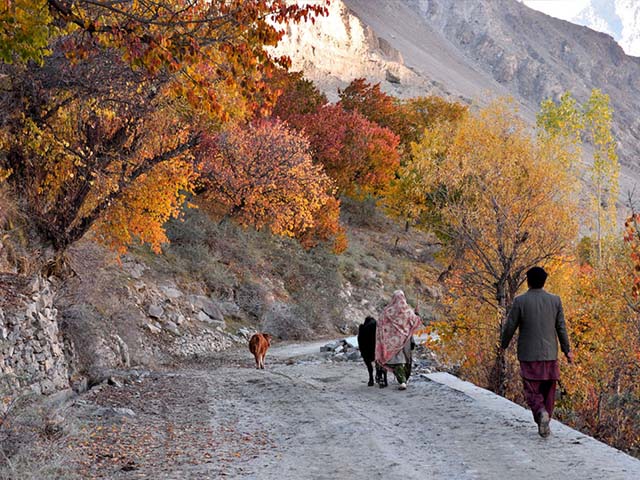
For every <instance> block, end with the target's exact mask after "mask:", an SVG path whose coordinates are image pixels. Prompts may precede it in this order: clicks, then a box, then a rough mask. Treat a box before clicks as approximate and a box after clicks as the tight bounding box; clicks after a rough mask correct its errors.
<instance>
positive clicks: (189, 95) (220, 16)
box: [0, 0, 326, 251]
mask: <svg viewBox="0 0 640 480" xmlns="http://www.w3.org/2000/svg"><path fill="white" fill-rule="evenodd" d="M325 12H326V10H325V9H324V6H323V5H322V4H316V5H312V6H301V7H298V6H296V5H290V4H289V3H288V2H286V1H284V0H282V1H280V0H276V1H272V2H264V1H261V0H250V1H245V0H243V1H240V0H232V1H228V0H224V1H223V0H213V1H209V0H207V1H204V0H202V1H200V0H197V1H191V0H189V1H187V0H162V1H146V0H141V1H137V2H111V1H106V0H104V1H103V0H91V1H89V0H78V1H73V2H70V1H65V0H40V1H35V2H21V1H17V2H10V3H6V8H5V9H4V10H2V13H0V21H2V26H3V27H4V28H2V29H0V32H2V34H1V35H3V37H2V39H3V41H4V42H5V43H3V47H4V45H9V49H10V50H11V52H13V53H11V54H10V55H9V54H7V53H3V60H4V62H5V63H4V64H3V65H1V66H0V69H1V70H0V75H2V77H1V78H2V80H3V81H4V84H3V85H4V86H6V87H7V88H3V94H2V95H3V96H2V99H1V101H0V110H1V112H2V114H3V115H2V119H1V120H0V122H1V123H0V129H1V130H2V135H1V137H2V138H3V139H5V140H3V145H2V149H3V152H4V153H3V154H2V155H0V159H1V160H0V162H1V164H0V168H3V169H5V170H9V171H11V176H10V177H9V180H8V181H9V182H10V183H11V184H12V185H13V188H14V190H15V191H16V193H18V194H20V195H21V196H23V197H24V199H25V201H26V202H25V203H26V204H27V205H28V210H29V213H31V214H32V215H33V217H34V218H36V219H37V224H38V225H39V227H40V229H41V231H42V233H43V235H44V236H45V238H47V239H48V240H50V241H51V242H52V243H53V245H54V246H55V248H56V249H57V250H59V251H62V250H64V249H65V248H66V247H67V246H68V245H70V244H71V243H73V242H74V241H75V240H77V239H79V238H80V237H82V236H83V235H84V234H85V233H86V232H87V231H89V230H90V229H92V228H93V227H97V226H98V225H99V224H100V225H101V227H100V229H99V230H100V235H101V236H105V235H106V236H107V237H109V240H108V241H109V242H113V243H117V241H118V240H122V241H130V240H131V239H133V238H139V239H143V240H144V241H150V242H151V243H152V245H154V246H155V247H156V248H157V246H158V245H159V243H161V242H162V241H163V240H164V238H163V234H162V223H163V222H164V221H165V220H166V219H167V218H168V217H169V216H173V215H176V214H177V213H178V212H179V208H178V207H179V205H180V204H181V202H182V200H183V199H184V192H188V191H189V189H190V188H191V185H192V181H193V178H194V163H193V149H194V148H195V147H196V145H197V144H198V142H199V141H200V138H201V136H202V134H203V132H212V131H216V130H218V129H220V127H221V125H224V124H225V123H226V122H228V121H229V120H231V119H234V120H236V121H241V120H244V119H246V118H248V117H249V116H251V115H253V114H254V112H256V111H259V110H260V109H261V108H265V109H268V108H270V104H272V103H273V101H275V98H276V97H277V95H276V93H275V92H273V91H271V90H270V89H269V88H268V86H267V85H266V83H265V81H264V79H265V77H267V76H268V75H269V72H271V71H272V70H275V69H276V67H277V64H281V65H284V66H286V65H287V64H288V60H287V59H286V58H271V57H270V56H269V54H268V53H267V51H266V50H265V48H264V47H265V46H269V45H274V44H275V43H277V41H278V40H279V38H280V37H281V35H282V28H280V27H276V26H274V25H275V24H274V23H273V21H274V20H275V21H276V22H284V23H286V22H287V21H299V20H302V19H306V18H309V17H310V16H313V15H316V14H322V13H325ZM11 25H14V26H19V27H20V28H12V27H11ZM45 40H46V41H45ZM27 59H33V60H36V62H38V63H28V62H25V61H24V60H27ZM11 64H12V65H11ZM7 79H8V80H7ZM106 79H108V81H105V80H106ZM257 103H259V104H260V105H257ZM152 179H153V180H152ZM157 182H161V183H157ZM145 185H146V188H145ZM155 195H160V197H154V196H155ZM151 205H153V207H151ZM118 212H119V213H118ZM134 212H137V213H134ZM106 226H109V228H106ZM109 231H111V233H112V234H113V235H110V234H109ZM142 232H154V233H153V234H150V233H149V234H148V235H147V234H145V235H142V236H141V233H142Z"/></svg>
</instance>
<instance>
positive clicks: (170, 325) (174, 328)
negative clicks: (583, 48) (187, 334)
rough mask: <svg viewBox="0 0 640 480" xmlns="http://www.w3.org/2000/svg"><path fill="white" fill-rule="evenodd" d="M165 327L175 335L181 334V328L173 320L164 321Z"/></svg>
mask: <svg viewBox="0 0 640 480" xmlns="http://www.w3.org/2000/svg"><path fill="white" fill-rule="evenodd" d="M163 326H164V329H165V330H167V331H169V332H171V333H173V334H174V335H180V330H178V325H176V324H175V323H173V322H172V321H170V320H169V321H168V322H165V323H164V325H163Z"/></svg>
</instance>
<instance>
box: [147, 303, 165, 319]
mask: <svg viewBox="0 0 640 480" xmlns="http://www.w3.org/2000/svg"><path fill="white" fill-rule="evenodd" d="M147 313H148V314H149V316H150V317H151V318H158V319H159V318H162V316H163V315H164V308H162V307H161V306H160V305H156V304H152V305H151V306H150V307H149V310H148V312H147Z"/></svg>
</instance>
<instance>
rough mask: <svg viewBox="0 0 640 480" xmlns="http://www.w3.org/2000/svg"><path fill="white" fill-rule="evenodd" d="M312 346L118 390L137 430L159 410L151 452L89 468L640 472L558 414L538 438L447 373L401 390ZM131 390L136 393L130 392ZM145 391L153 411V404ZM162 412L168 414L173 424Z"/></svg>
mask: <svg viewBox="0 0 640 480" xmlns="http://www.w3.org/2000/svg"><path fill="white" fill-rule="evenodd" d="M319 346H320V344H305V345H287V346H281V347H276V348H274V349H272V350H271V351H270V355H268V356H267V369H266V370H264V371H258V370H255V369H254V368H252V359H251V358H250V356H249V354H248V352H246V353H245V352H237V353H236V354H233V355H231V356H230V357H229V354H226V356H225V357H224V360H222V357H221V359H220V360H219V362H218V363H216V362H213V364H211V363H208V364H207V363H206V362H205V364H203V366H202V368H195V369H192V368H189V369H185V370H180V371H176V372H172V373H166V374H158V375H157V376H156V377H154V378H155V380H154V381H155V383H156V387H155V390H154V391H156V390H158V387H161V386H162V385H164V387H162V388H160V392H159V393H158V392H157V393H158V395H159V396H158V398H157V399H156V398H155V397H152V393H151V391H150V392H149V393H144V392H142V393H140V392H138V393H132V392H129V393H127V394H126V395H120V396H119V397H117V398H119V399H120V400H119V401H118V402H119V403H118V402H116V403H113V401H111V405H117V406H119V407H128V408H131V409H132V410H134V411H136V416H135V417H134V419H133V420H131V422H132V423H129V427H130V428H131V429H133V430H134V431H140V430H143V429H144V425H143V423H145V422H146V423H148V422H149V421H150V420H149V419H151V418H152V417H149V415H152V414H153V415H156V417H153V418H155V419H156V420H154V421H156V427H154V429H155V431H156V432H155V433H156V434H157V435H160V437H162V438H163V440H162V441H158V442H157V444H158V445H159V446H160V447H158V448H157V449H156V450H154V451H151V452H149V453H150V454H149V455H146V456H145V455H138V456H137V457H135V458H133V459H132V460H129V463H128V464H127V465H129V467H130V468H124V467H123V468H115V469H114V468H113V466H114V464H117V462H118V461H122V458H121V457H119V456H117V455H115V454H114V456H113V457H112V461H111V462H110V463H109V468H110V470H108V469H103V470H95V468H94V470H92V472H93V475H95V476H96V477H97V478H118V479H119V478H154V479H157V480H160V479H176V480H178V479H180V480H183V479H209V478H211V479H213V478H241V479H244V478H251V479H260V480H262V479H264V480H267V479H278V480H294V479H295V480H298V479H301V480H302V479H334V478H340V479H386V478H402V479H447V480H450V479H456V480H466V479H487V480H489V479H491V480H494V479H510V480H512V479H513V480H517V479H523V480H524V479H527V480H529V479H538V478H545V479H559V480H560V479H562V480H573V479H576V480H578V479H579V480H589V479H594V480H595V479H598V480H600V479H607V480H623V479H625V480H626V479H628V480H632V479H638V478H640V461H638V460H635V459H633V458H631V457H629V456H626V455H624V454H622V453H620V452H618V451H616V450H614V449H611V448H609V447H606V446H605V445H603V444H601V443H599V442H597V441H595V440H593V439H591V438H588V437H586V436H584V435H582V434H580V433H578V432H575V431H574V430H571V429H569V428H567V427H564V426H562V425H560V424H558V423H555V422H554V423H552V429H553V431H554V435H553V436H552V437H551V438H549V439H542V438H540V437H538V435H537V434H536V430H535V425H534V424H533V422H532V421H531V418H530V415H529V413H528V412H526V411H525V410H524V409H521V408H520V407H518V406H516V405H514V404H512V403H510V402H508V401H506V400H504V399H500V398H498V397H495V396H494V395H492V394H489V393H488V392H485V391H483V390H480V389H477V388H475V387H473V386H471V385H470V384H465V383H464V382H460V381H459V380H457V379H455V378H453V377H450V376H447V375H439V374H436V375H434V376H433V378H434V380H430V379H427V378H415V379H413V380H412V382H411V383H410V384H409V389H408V390H407V391H404V392H402V391H398V390H397V389H396V388H395V387H396V386H395V382H391V385H390V387H389V388H387V389H383V390H381V389H379V388H377V387H367V385H366V370H365V368H364V366H363V365H361V364H360V363H356V362H330V361H327V360H325V359H321V358H320V357H319V356H318V355H316V356H311V355H309V354H311V353H315V352H318V350H319ZM435 380H437V381H435ZM163 382H164V383H163ZM442 382H444V383H449V384H450V385H445V384H443V383H442ZM173 390H175V392H174V393H171V392H172V391H173ZM461 390H462V391H461ZM133 397H135V398H140V399H142V402H141V403H139V404H136V403H135V402H133V401H131V402H129V403H127V398H129V399H131V398H133ZM95 400H96V401H98V400H99V399H98V398H97V397H96V399H95ZM150 402H151V404H152V405H156V407H157V408H156V410H157V411H152V410H150V407H149V405H150ZM154 402H155V403H154ZM99 403H102V404H104V403H105V402H104V400H100V401H99ZM158 415H160V416H162V415H165V417H166V418H170V419H171V422H172V423H171V426H170V427H169V426H167V424H166V423H162V422H160V421H159V420H158ZM165 417H163V418H165ZM136 422H137V423H138V425H136ZM176 432H183V433H182V434H180V435H178V434H177V433H176ZM120 435H121V434H120ZM157 435H156V436H157ZM145 438H147V437H145ZM148 438H152V437H148ZM148 438H147V441H148ZM113 441H114V442H122V438H121V437H118V438H114V439H113ZM180 442H182V443H181V444H180ZM176 444H180V445H181V446H180V450H176V447H175V445H176ZM125 466H126V465H125Z"/></svg>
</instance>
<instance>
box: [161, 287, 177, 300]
mask: <svg viewBox="0 0 640 480" xmlns="http://www.w3.org/2000/svg"><path fill="white" fill-rule="evenodd" d="M160 290H161V291H162V293H164V295H165V296H166V297H167V298H170V299H172V300H175V299H176V298H180V297H182V292H181V291H180V290H178V289H177V288H174V287H160Z"/></svg>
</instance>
